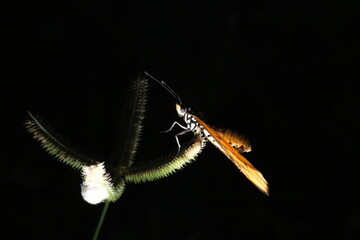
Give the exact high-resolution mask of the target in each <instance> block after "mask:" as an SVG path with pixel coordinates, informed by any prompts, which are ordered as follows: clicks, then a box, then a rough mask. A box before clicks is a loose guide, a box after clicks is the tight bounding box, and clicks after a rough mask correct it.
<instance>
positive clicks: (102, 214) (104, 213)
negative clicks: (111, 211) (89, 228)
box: [92, 201, 110, 240]
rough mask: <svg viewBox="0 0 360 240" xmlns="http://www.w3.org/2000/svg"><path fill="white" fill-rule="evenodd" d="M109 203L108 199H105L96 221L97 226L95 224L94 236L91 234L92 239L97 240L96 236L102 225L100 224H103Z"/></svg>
mask: <svg viewBox="0 0 360 240" xmlns="http://www.w3.org/2000/svg"><path fill="white" fill-rule="evenodd" d="M109 204H110V202H109V201H106V202H105V204H104V208H103V210H102V212H101V216H100V218H99V222H98V224H97V226H96V230H95V233H94V236H93V238H92V239H93V240H97V238H98V236H99V233H100V230H101V226H102V224H103V222H104V218H105V215H106V212H107V210H108V207H109Z"/></svg>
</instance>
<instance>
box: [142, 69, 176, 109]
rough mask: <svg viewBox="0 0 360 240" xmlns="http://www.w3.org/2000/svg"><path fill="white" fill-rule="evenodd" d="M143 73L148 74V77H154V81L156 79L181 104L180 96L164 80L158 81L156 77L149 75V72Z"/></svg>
mask: <svg viewBox="0 0 360 240" xmlns="http://www.w3.org/2000/svg"><path fill="white" fill-rule="evenodd" d="M144 73H145V75H147V76H149V77H150V78H152V79H154V80H155V81H157V82H158V83H159V84H160V85H161V86H163V87H164V88H165V89H166V90H167V91H168V92H169V93H170V94H171V95H173V97H174V98H176V100H177V101H178V103H179V104H180V105H182V101H181V99H180V97H179V96H178V95H177V94H176V93H175V92H174V90H172V89H171V87H170V86H169V85H167V84H166V83H165V82H164V81H160V80H158V79H156V78H155V77H153V76H151V75H150V74H149V73H147V72H144Z"/></svg>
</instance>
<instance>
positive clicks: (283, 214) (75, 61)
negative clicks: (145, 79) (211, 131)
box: [0, 1, 360, 239]
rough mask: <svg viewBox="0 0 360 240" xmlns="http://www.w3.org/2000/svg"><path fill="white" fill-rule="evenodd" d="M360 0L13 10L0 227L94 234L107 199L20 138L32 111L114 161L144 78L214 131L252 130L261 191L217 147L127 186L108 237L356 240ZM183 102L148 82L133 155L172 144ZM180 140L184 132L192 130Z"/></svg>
mask: <svg viewBox="0 0 360 240" xmlns="http://www.w3.org/2000/svg"><path fill="white" fill-rule="evenodd" d="M358 10H359V4H358V3H355V1H341V2H340V1H337V2H335V1H333V2H329V1H326V2H325V1H324V2H319V1H238V2H237V3H236V4H235V3H234V2H231V1H197V2H195V1H194V2H192V1H189V2H186V1H127V2H122V1H83V2H74V1H69V2H67V1H59V2H54V1H47V2H34V1H28V2H27V3H25V4H24V3H20V2H13V3H12V4H11V5H7V6H6V7H3V8H2V10H1V11H5V14H2V17H1V18H2V21H1V22H2V30H1V32H2V34H1V35H2V37H1V39H2V40H1V41H4V42H3V43H2V44H1V54H0V55H1V56H0V57H1V72H2V75H3V77H2V81H1V96H0V100H1V101H0V106H1V122H0V123H1V126H2V127H1V129H0V133H1V134H0V140H1V142H0V144H1V147H0V161H1V168H0V169H1V175H0V176H1V188H2V189H3V193H2V194H1V195H2V199H3V203H2V204H1V208H2V210H1V213H2V214H1V215H2V220H3V221H5V225H4V223H3V224H2V229H3V230H2V235H3V236H6V234H8V233H9V234H10V235H9V236H11V237H9V239H90V238H91V237H92V235H93V232H94V230H95V226H96V224H97V221H98V218H99V216H100V212H101V209H102V206H101V205H99V206H91V205H89V204H87V203H85V202H84V201H83V200H82V198H81V195H80V183H81V179H80V175H79V173H78V172H76V171H73V170H72V169H70V168H69V167H68V166H65V165H64V164H61V163H59V162H58V161H56V160H54V159H53V158H52V157H51V156H49V155H48V154H47V153H46V152H45V151H43V150H42V149H41V148H40V146H39V143H38V142H36V141H34V140H33V139H32V137H31V136H30V135H29V134H28V133H27V132H26V131H25V129H24V126H23V122H24V120H25V119H26V116H27V111H28V110H30V111H31V112H33V113H37V114H39V115H41V116H42V117H43V119H44V120H45V121H46V122H48V123H49V124H51V125H52V126H53V127H54V128H55V129H56V130H57V131H58V132H59V133H61V134H62V135H64V136H67V137H68V138H69V139H70V141H71V142H72V143H73V144H74V145H75V146H78V147H80V148H84V149H86V150H87V152H89V153H91V154H93V155H95V156H100V157H101V158H103V159H108V158H110V156H111V153H112V149H113V147H114V142H115V139H116V136H117V134H118V131H117V129H118V124H119V119H120V115H121V111H122V108H123V106H124V104H125V102H126V98H125V96H126V92H127V86H128V84H129V81H130V80H131V79H132V78H134V77H137V75H138V74H139V73H142V72H143V71H148V72H150V73H151V74H153V75H154V76H156V77H158V78H159V79H161V80H164V81H166V82H167V83H168V84H169V85H170V86H172V88H173V89H174V90H175V91H176V92H177V93H178V95H180V97H181V98H182V99H183V101H184V102H185V104H187V105H189V106H192V107H194V108H196V109H198V110H199V111H200V112H201V113H202V114H203V116H204V120H205V121H206V122H207V123H208V124H210V125H214V126H218V127H226V128H230V129H233V130H236V131H238V132H241V133H244V134H245V135H246V136H247V137H248V138H249V139H250V141H251V143H252V146H253V151H252V152H251V153H248V154H246V157H247V158H248V159H249V160H250V161H251V162H252V163H253V164H254V165H255V166H256V167H257V168H258V169H259V170H260V171H261V172H262V173H263V174H264V176H265V177H266V179H267V180H268V182H269V184H270V196H269V197H267V196H265V195H263V194H262V193H261V192H260V191H258V190H257V189H256V188H255V187H253V185H252V184H251V183H250V182H249V181H248V180H247V179H246V178H245V177H244V176H242V174H241V173H240V172H239V171H238V170H237V169H236V167H235V166H233V164H232V163H231V162H230V161H229V160H228V159H227V158H226V157H225V156H224V155H222V154H221V153H220V152H219V151H218V150H217V149H216V148H214V147H213V146H211V145H210V144H208V146H207V147H206V149H205V150H204V152H203V153H202V154H201V155H200V156H199V157H198V160H197V161H196V162H194V163H192V164H191V165H189V166H187V167H186V168H185V169H184V170H182V171H180V172H179V173H177V174H175V175H173V176H171V177H169V178H167V179H163V180H160V181H156V182H152V183H147V184H141V185H128V187H127V189H126V190H125V192H124V194H123V196H122V197H121V198H120V199H119V200H118V201H117V202H116V203H114V204H111V205H110V208H109V212H108V214H107V216H106V219H105V222H104V226H103V229H102V232H101V234H100V239H143V238H144V237H146V238H147V239H220V238H221V239H250V238H251V239H260V237H261V238H266V239H315V238H319V237H320V238H321V239H326V238H329V237H334V238H336V239H356V238H358V237H359V236H360V232H359V229H360V218H359V197H358V189H359V184H358V183H359V179H358V175H359V174H358V167H359V164H358V161H359V156H358V154H357V151H356V148H357V146H358V143H359V141H358V131H359V122H360V121H359V120H360V118H359V107H360V104H359V85H360V84H359V78H358V74H357V70H358V69H356V68H357V66H358V61H359V46H360V44H359V43H360V35H359V28H357V26H356V24H357V22H356V19H355V17H356V15H358ZM174 103H175V101H174V99H173V98H172V97H171V95H170V94H168V93H167V92H166V91H165V90H164V89H163V88H161V87H160V86H159V85H158V84H156V83H155V82H151V81H150V86H149V104H148V110H147V114H146V119H145V123H144V133H143V137H142V140H141V143H140V147H139V151H138V154H137V161H146V160H148V161H151V160H153V159H155V158H156V157H159V156H161V155H164V154H168V153H171V152H174V151H176V148H177V147H176V143H175V139H174V133H175V132H177V131H179V129H176V130H175V131H174V132H173V133H168V134H160V133H159V132H160V130H164V129H167V128H168V127H169V126H170V125H171V123H172V122H173V121H175V120H179V119H178V117H177V114H176V112H175V107H174ZM181 139H182V140H183V141H184V140H185V139H186V137H183V138H181Z"/></svg>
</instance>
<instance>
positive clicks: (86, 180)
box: [81, 162, 113, 204]
mask: <svg viewBox="0 0 360 240" xmlns="http://www.w3.org/2000/svg"><path fill="white" fill-rule="evenodd" d="M81 173H82V178H83V183H82V184H81V195H82V197H83V199H84V200H85V201H86V202H88V203H90V204H99V203H101V202H104V201H105V200H107V199H109V198H110V197H111V195H112V193H113V185H112V183H111V177H110V174H108V173H107V172H106V170H105V166H104V163H103V162H101V163H98V164H95V165H91V166H83V167H82V171H81Z"/></svg>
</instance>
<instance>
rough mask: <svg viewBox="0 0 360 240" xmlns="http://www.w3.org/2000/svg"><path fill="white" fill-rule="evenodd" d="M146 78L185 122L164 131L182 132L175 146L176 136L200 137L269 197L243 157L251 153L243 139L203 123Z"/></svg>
mask: <svg viewBox="0 0 360 240" xmlns="http://www.w3.org/2000/svg"><path fill="white" fill-rule="evenodd" d="M145 74H146V75H147V76H149V77H150V78H152V79H153V80H155V81H156V82H158V83H159V84H160V85H162V86H163V87H164V88H165V89H166V90H167V91H168V92H169V93H170V94H171V95H173V97H175V99H176V100H177V103H176V105H175V106H176V112H177V114H178V116H179V117H180V118H182V119H183V120H184V122H185V124H186V125H185V126H184V125H182V124H180V123H178V122H174V123H173V124H172V125H171V127H170V128H169V129H168V130H167V131H165V132H168V131H171V130H172V128H173V127H174V126H175V125H178V126H179V127H181V128H182V129H183V131H181V132H179V133H177V134H176V135H175V139H176V142H177V145H178V147H179V149H180V142H179V139H178V136H180V135H183V134H185V133H188V132H193V133H194V134H195V135H200V136H201V138H202V139H203V140H204V142H205V141H206V140H207V141H209V142H211V143H212V144H213V145H214V146H215V147H216V148H218V149H219V150H220V151H221V152H222V153H223V154H224V155H225V156H227V157H228V158H229V159H230V160H231V161H232V162H233V163H234V164H235V166H236V167H237V168H238V169H239V170H240V171H241V172H242V173H243V174H244V175H245V176H246V177H247V178H248V179H249V180H250V181H251V182H252V183H253V184H254V185H255V186H256V187H257V188H258V189H259V190H260V191H262V192H263V193H264V194H266V195H269V186H268V183H267V181H266V179H265V178H264V177H263V175H262V174H261V173H260V171H259V170H257V169H256V168H255V167H254V166H253V165H252V164H251V163H250V162H249V161H248V160H247V159H246V158H245V157H244V156H243V155H242V153H243V152H249V151H251V145H250V143H249V142H248V141H247V139H246V138H245V137H243V136H242V135H239V134H237V133H235V132H233V131H231V130H224V129H216V128H213V127H211V126H209V125H208V124H207V123H205V122H204V121H203V120H202V119H201V118H200V117H199V116H197V115H196V114H195V113H193V112H192V111H191V108H190V107H185V106H184V105H183V104H182V101H181V99H180V97H179V96H178V95H177V94H176V93H175V92H174V90H172V89H171V88H170V87H169V86H168V85H167V84H166V83H165V82H164V81H160V80H158V79H156V78H155V77H153V76H151V75H150V74H148V73H147V72H145Z"/></svg>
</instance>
